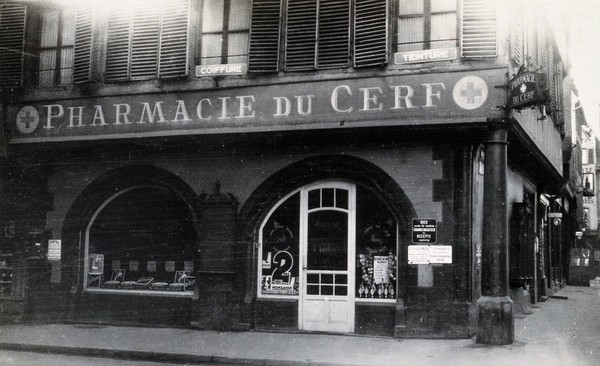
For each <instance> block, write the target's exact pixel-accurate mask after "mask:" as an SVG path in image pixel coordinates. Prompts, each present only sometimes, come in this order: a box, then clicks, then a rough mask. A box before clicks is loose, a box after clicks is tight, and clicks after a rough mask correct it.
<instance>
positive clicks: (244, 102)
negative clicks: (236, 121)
mask: <svg viewBox="0 0 600 366" xmlns="http://www.w3.org/2000/svg"><path fill="white" fill-rule="evenodd" d="M237 99H238V101H239V103H240V114H239V116H238V117H237V118H254V111H253V110H252V103H253V102H254V100H255V99H254V95H242V96H239V97H237ZM246 112H250V114H246Z"/></svg>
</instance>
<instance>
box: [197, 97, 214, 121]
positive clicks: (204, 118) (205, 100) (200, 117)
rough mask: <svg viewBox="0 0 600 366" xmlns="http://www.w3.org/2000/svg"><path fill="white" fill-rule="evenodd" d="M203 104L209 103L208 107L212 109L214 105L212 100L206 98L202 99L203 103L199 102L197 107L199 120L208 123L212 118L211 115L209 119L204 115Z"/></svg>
mask: <svg viewBox="0 0 600 366" xmlns="http://www.w3.org/2000/svg"><path fill="white" fill-rule="evenodd" d="M203 102H207V103H208V105H209V106H210V107H212V103H211V102H210V99H208V98H204V99H202V100H201V101H199V102H198V106H197V107H196V114H197V115H198V118H199V119H201V120H203V121H208V120H209V119H211V118H212V116H211V115H210V114H209V115H208V117H204V116H203V115H202V103H203Z"/></svg>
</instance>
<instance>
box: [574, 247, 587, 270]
mask: <svg viewBox="0 0 600 366" xmlns="http://www.w3.org/2000/svg"><path fill="white" fill-rule="evenodd" d="M590 252H591V250H590V249H587V248H573V249H571V266H575V267H587V266H589V265H590Z"/></svg>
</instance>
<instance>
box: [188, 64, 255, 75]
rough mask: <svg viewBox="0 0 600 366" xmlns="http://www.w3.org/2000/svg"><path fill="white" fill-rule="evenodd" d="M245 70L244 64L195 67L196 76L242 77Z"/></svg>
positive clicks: (246, 68)
mask: <svg viewBox="0 0 600 366" xmlns="http://www.w3.org/2000/svg"><path fill="white" fill-rule="evenodd" d="M247 70H248V67H247V66H246V64H226V65H200V66H196V76H197V77H203V76H227V75H243V74H245V73H246V71H247Z"/></svg>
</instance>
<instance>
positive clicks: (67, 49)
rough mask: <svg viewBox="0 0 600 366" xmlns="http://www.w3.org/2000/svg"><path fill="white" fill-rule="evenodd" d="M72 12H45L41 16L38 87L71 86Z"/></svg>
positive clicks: (73, 14) (73, 28)
mask: <svg viewBox="0 0 600 366" xmlns="http://www.w3.org/2000/svg"><path fill="white" fill-rule="evenodd" d="M75 19H76V10H75V9H68V10H49V11H46V12H44V13H43V14H42V23H41V26H42V29H41V40H40V60H39V85H40V86H42V87H46V86H53V85H67V84H71V83H72V82H73V56H74V50H75Z"/></svg>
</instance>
